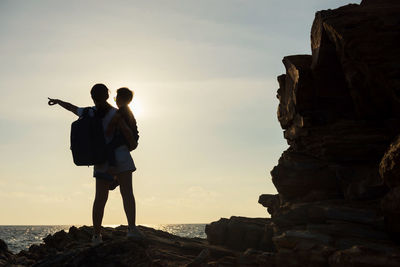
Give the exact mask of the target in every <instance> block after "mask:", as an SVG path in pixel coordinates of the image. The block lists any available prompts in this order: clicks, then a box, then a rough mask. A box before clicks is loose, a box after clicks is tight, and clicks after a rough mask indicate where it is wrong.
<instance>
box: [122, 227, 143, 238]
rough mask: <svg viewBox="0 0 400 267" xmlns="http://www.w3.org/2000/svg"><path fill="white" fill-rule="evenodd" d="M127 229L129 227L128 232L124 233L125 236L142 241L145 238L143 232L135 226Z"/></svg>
mask: <svg viewBox="0 0 400 267" xmlns="http://www.w3.org/2000/svg"><path fill="white" fill-rule="evenodd" d="M128 229H129V230H128V233H127V234H126V237H127V238H129V239H133V240H136V241H143V240H144V239H145V236H144V234H143V233H142V232H141V231H139V229H138V228H137V227H136V226H134V227H132V228H131V227H129V228H128Z"/></svg>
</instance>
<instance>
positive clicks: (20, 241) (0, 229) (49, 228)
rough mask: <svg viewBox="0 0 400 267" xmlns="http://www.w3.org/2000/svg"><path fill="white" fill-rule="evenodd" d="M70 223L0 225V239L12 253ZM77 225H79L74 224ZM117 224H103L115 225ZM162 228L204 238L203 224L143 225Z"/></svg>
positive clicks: (170, 231) (173, 232)
mask: <svg viewBox="0 0 400 267" xmlns="http://www.w3.org/2000/svg"><path fill="white" fill-rule="evenodd" d="M71 226H72V225H0V239H3V240H4V242H6V244H7V246H8V249H9V250H10V251H11V252H13V253H18V252H20V251H21V250H27V249H28V248H29V247H30V246H31V245H33V244H40V243H43V238H45V237H46V236H47V235H50V234H54V233H56V232H58V231H61V230H64V231H66V232H68V230H69V228H70V227H71ZM75 226H76V227H79V225H75ZM117 226H118V225H104V227H117ZM144 226H147V227H152V228H154V229H157V230H162V231H165V232H168V233H171V234H173V235H177V236H181V237H188V238H194V237H199V238H206V234H205V232H204V230H205V226H206V225H205V224H157V225H144Z"/></svg>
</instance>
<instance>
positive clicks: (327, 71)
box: [259, 0, 400, 266]
mask: <svg viewBox="0 0 400 267" xmlns="http://www.w3.org/2000/svg"><path fill="white" fill-rule="evenodd" d="M399 14H400V1H391V0H386V1H385V0H384V1H379V0H369V1H365V0H364V1H363V2H362V3H361V4H360V5H356V4H351V5H347V6H344V7H341V8H338V9H335V10H326V11H320V12H317V13H316V16H315V20H314V23H313V26H312V29H311V49H312V55H297V56H288V57H285V58H284V59H283V64H284V66H285V68H286V74H283V75H281V76H279V77H278V82H279V86H280V88H279V89H278V95H277V97H278V99H279V107H278V120H279V122H280V124H281V126H282V128H283V129H284V137H285V139H286V140H287V141H288V144H289V145H290V147H289V149H288V150H286V151H285V152H283V154H282V156H281V158H280V159H279V163H278V165H277V166H276V167H274V169H273V170H272V171H271V176H272V181H273V183H274V185H275V187H276V188H277V190H278V193H279V194H278V195H261V196H260V199H259V202H260V203H261V204H262V205H263V206H265V207H267V208H268V212H270V214H271V215H272V218H271V221H272V228H273V229H274V236H273V238H272V239H273V242H274V245H275V248H276V249H277V253H276V254H275V258H274V259H275V264H276V265H277V266H354V265H353V264H356V265H357V264H359V265H360V266H361V265H363V266H364V265H365V266H383V265H387V266H397V265H398V266H400V247H399V244H396V243H395V242H393V240H392V239H393V237H394V236H396V235H399V234H400V212H399V210H400V206H399V204H398V203H400V152H399V151H400V138H399V139H398V141H396V142H394V143H393V144H392V145H391V146H390V144H391V143H392V142H393V140H395V138H396V136H397V135H399V133H400V101H399V97H400V64H399V62H400V50H399V49H398V44H399V42H400V34H399V33H400V16H399ZM389 146H390V149H388V148H389ZM393 234H395V235H393ZM399 236H400V235H399ZM368 253H369V254H368ZM365 255H368V257H363V256H365ZM371 255H373V256H371ZM373 257H375V258H376V260H373V259H372V258H373ZM366 259H368V260H366ZM382 264H383V265H382Z"/></svg>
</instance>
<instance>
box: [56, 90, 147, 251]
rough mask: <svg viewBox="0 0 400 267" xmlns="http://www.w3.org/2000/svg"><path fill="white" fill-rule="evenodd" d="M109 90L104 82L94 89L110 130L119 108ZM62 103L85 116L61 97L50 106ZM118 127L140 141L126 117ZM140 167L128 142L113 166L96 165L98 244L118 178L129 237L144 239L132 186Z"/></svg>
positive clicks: (108, 137) (117, 151)
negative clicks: (114, 184)
mask: <svg viewBox="0 0 400 267" xmlns="http://www.w3.org/2000/svg"><path fill="white" fill-rule="evenodd" d="M108 92H109V90H108V88H107V87H106V86H105V85H104V84H95V85H94V86H93V87H92V90H91V91H90V94H91V96H92V99H93V102H94V104H95V106H94V107H93V109H94V110H95V112H96V115H97V116H99V117H100V118H102V122H103V129H104V131H106V129H107V127H108V125H109V123H110V121H111V120H112V119H113V117H114V116H115V114H116V112H117V109H116V108H114V107H112V106H111V105H110V104H109V103H108V102H107V99H108V98H109V94H108ZM55 104H58V105H60V106H61V107H63V108H65V109H66V110H69V111H71V112H72V113H74V114H76V115H78V116H81V115H82V113H83V110H84V108H78V107H76V106H74V105H72V104H70V103H67V102H64V101H61V100H59V99H51V98H49V105H55ZM89 115H90V116H94V113H93V112H92V110H90V111H89ZM117 127H118V129H119V130H120V131H121V132H122V134H123V135H124V137H125V139H126V140H127V141H128V143H130V144H132V145H133V143H135V142H136V140H135V139H134V137H133V134H132V132H131V130H130V129H129V127H128V125H127V124H126V123H125V122H124V120H119V124H118V126H117ZM112 138H113V135H112V134H111V135H105V139H106V143H109V142H111V140H112ZM135 170H136V167H135V164H134V162H133V159H132V157H131V155H130V152H129V149H128V147H127V146H126V145H122V146H119V147H117V148H116V149H115V162H114V163H113V166H112V168H111V167H110V164H109V163H108V162H106V163H104V164H100V165H95V166H94V168H93V177H95V178H96V196H95V199H94V203H93V213H92V219H93V238H92V242H93V243H94V244H98V243H101V242H102V237H101V222H102V220H103V214H104V207H105V205H106V202H107V199H108V189H109V185H110V183H111V182H112V181H113V179H114V177H116V179H117V180H118V182H119V184H120V192H121V196H122V200H123V203H124V210H125V214H126V217H127V220H128V225H129V230H128V233H127V237H132V238H136V239H142V238H143V235H142V233H141V232H140V231H139V230H138V229H137V227H136V223H135V220H136V207H135V198H134V196H133V189H132V172H134V171H135Z"/></svg>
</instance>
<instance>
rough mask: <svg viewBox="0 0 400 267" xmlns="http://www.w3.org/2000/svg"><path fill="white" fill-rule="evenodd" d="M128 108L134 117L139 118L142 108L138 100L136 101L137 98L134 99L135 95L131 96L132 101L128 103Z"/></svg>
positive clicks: (141, 114)
mask: <svg viewBox="0 0 400 267" xmlns="http://www.w3.org/2000/svg"><path fill="white" fill-rule="evenodd" d="M129 107H130V109H131V110H132V112H133V115H134V116H135V118H138V117H139V118H140V117H142V116H143V109H142V106H141V104H140V101H138V100H137V99H135V97H134V98H133V100H132V102H131V103H130V104H129Z"/></svg>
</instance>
